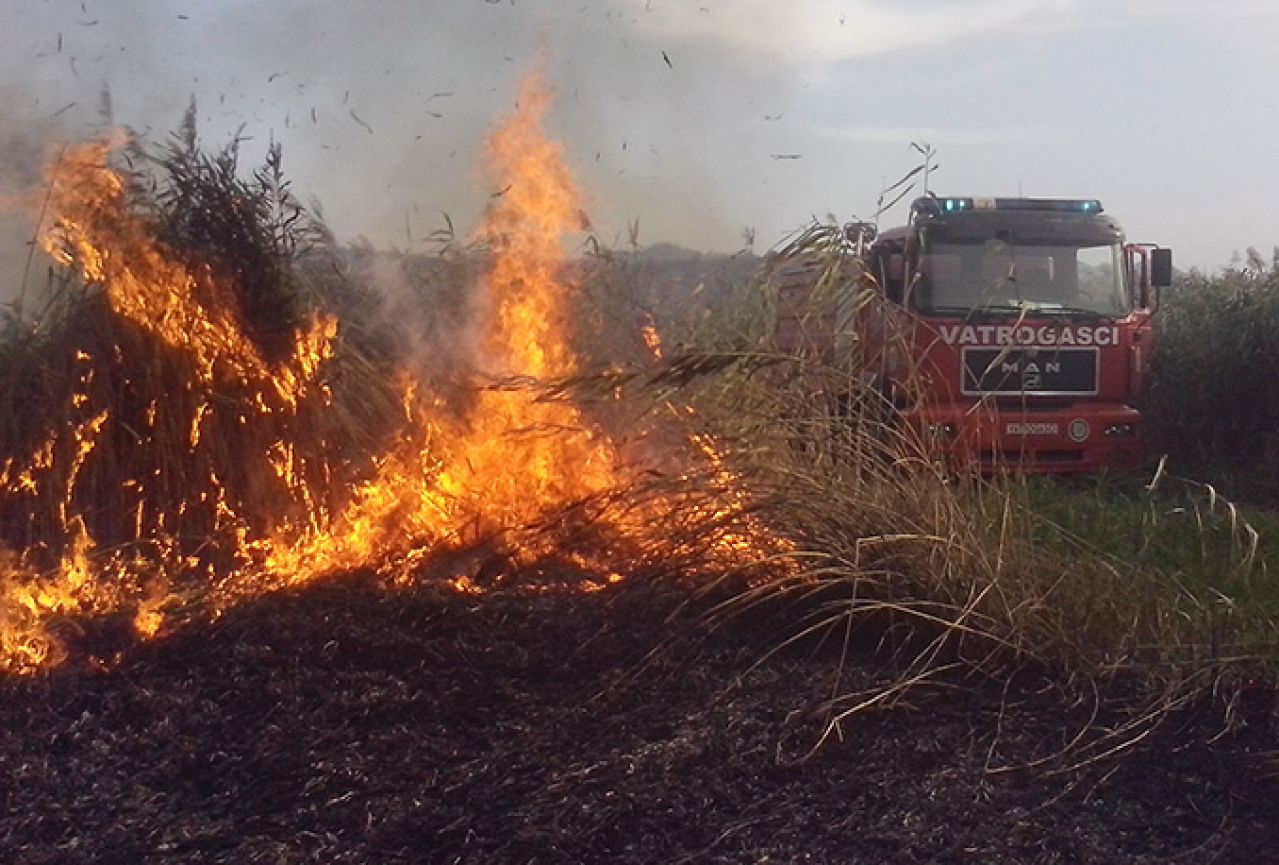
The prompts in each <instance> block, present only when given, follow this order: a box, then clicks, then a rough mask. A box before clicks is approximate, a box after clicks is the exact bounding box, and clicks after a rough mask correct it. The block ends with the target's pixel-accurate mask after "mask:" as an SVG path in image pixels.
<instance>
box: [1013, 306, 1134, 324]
mask: <svg viewBox="0 0 1279 865" xmlns="http://www.w3.org/2000/svg"><path fill="white" fill-rule="evenodd" d="M1030 312H1031V313H1033V314H1035V315H1060V316H1067V317H1071V318H1077V317H1082V318H1087V319H1090V320H1092V321H1101V320H1106V319H1112V318H1117V317H1118V316H1115V315H1111V314H1110V313H1105V312H1098V311H1097V310H1095V309H1085V308H1084V307H1082V306H1041V307H1038V308H1036V309H1033V310H1030Z"/></svg>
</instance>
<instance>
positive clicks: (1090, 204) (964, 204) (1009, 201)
mask: <svg viewBox="0 0 1279 865" xmlns="http://www.w3.org/2000/svg"><path fill="white" fill-rule="evenodd" d="M913 209H914V211H915V212H916V213H931V214H942V213H944V214H957V213H965V212H967V211H971V210H1037V211H1041V212H1049V213H1082V214H1085V215H1088V216H1092V215H1095V214H1098V213H1101V212H1102V209H1103V208H1102V206H1101V202H1100V201H1098V200H1097V199H1095V198H971V197H963V198H960V197H946V198H936V197H931V196H930V197H928V198H918V199H916V200H915V203H914V206H913Z"/></svg>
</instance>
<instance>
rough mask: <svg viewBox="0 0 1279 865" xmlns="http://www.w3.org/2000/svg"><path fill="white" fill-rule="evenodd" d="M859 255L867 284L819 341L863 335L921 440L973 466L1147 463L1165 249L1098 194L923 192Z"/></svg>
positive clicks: (1082, 467) (865, 359)
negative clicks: (1144, 409) (1146, 417)
mask: <svg viewBox="0 0 1279 865" xmlns="http://www.w3.org/2000/svg"><path fill="white" fill-rule="evenodd" d="M863 236H864V232H863ZM856 261H857V266H856V268H855V271H856V278H855V279H853V280H850V282H849V284H850V285H852V284H855V285H857V286H858V288H857V289H856V290H855V292H853V293H856V294H859V295H861V299H859V300H858V301H857V302H856V303H853V304H851V305H850V304H847V303H841V304H837V306H839V307H843V308H848V309H851V310H853V311H852V312H851V313H849V314H847V315H841V314H839V313H838V312H835V313H833V314H832V315H830V316H827V317H826V319H829V321H830V322H831V323H832V324H833V326H834V331H835V333H834V334H833V336H832V339H831V340H830V343H829V344H830V346H831V347H832V348H833V350H835V351H840V349H839V348H838V346H840V345H847V344H854V345H856V346H857V351H858V352H859V353H860V356H859V360H858V365H859V367H860V369H861V372H862V377H863V379H867V380H874V381H875V382H877V383H878V386H880V387H882V388H884V390H885V392H886V393H887V394H889V395H890V398H891V400H892V402H893V404H894V406H895V411H896V413H897V416H898V420H899V422H900V423H902V424H904V425H906V426H907V427H908V428H909V429H911V430H913V431H915V432H916V433H917V434H918V435H919V436H920V437H921V439H922V440H923V441H924V442H925V443H926V444H927V446H928V447H929V448H930V449H932V450H935V451H940V452H942V453H943V454H944V455H945V456H946V458H947V459H948V460H950V461H951V462H954V463H960V464H963V465H968V466H975V467H977V468H979V469H980V470H981V471H983V472H989V471H998V470H1000V469H1003V468H1011V469H1016V470H1019V471H1026V472H1037V473H1070V472H1091V471H1098V470H1101V469H1106V468H1112V469H1117V470H1125V469H1135V468H1138V467H1139V466H1140V465H1141V464H1142V463H1143V461H1144V457H1145V453H1144V449H1145V430H1144V427H1143V423H1142V417H1141V413H1140V411H1139V409H1138V407H1137V403H1138V399H1139V397H1140V394H1141V392H1142V388H1143V384H1144V378H1145V375H1146V370H1147V365H1148V360H1149V358H1150V356H1151V349H1152V347H1153V330H1152V327H1151V316H1152V313H1153V309H1154V308H1155V307H1156V306H1157V289H1158V288H1159V287H1160V286H1165V285H1167V284H1168V283H1169V282H1170V281H1171V271H1172V264H1171V254H1170V252H1169V250H1167V249H1161V248H1159V247H1157V246H1153V245H1149V244H1130V243H1126V242H1125V238H1124V234H1123V231H1122V229H1121V228H1120V226H1119V223H1118V222H1116V221H1115V220H1114V219H1113V218H1112V217H1110V216H1109V215H1107V214H1106V213H1105V212H1104V209H1103V207H1102V205H1101V202H1099V201H1097V200H1095V199H1037V198H976V197H936V196H927V197H924V198H919V199H917V200H916V201H915V202H914V203H913V204H912V206H911V213H910V220H909V222H908V224H907V225H905V226H902V227H900V228H895V229H891V230H888V231H885V232H883V233H881V234H879V235H878V236H877V237H876V238H875V239H874V240H873V241H871V242H870V243H869V245H868V246H865V247H863V248H862V249H859V251H858V254H857V256H856ZM867 294H870V295H872V297H871V298H870V300H871V301H873V302H867V298H866V295H867ZM826 319H821V320H826ZM840 331H843V332H844V335H845V336H847V337H849V338H851V343H850V342H849V340H843V341H841V340H840V338H839V336H840V333H839V332H840Z"/></svg>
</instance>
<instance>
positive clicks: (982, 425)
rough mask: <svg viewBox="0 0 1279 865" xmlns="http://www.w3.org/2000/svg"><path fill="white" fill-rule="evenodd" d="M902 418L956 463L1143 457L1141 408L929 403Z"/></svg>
mask: <svg viewBox="0 0 1279 865" xmlns="http://www.w3.org/2000/svg"><path fill="white" fill-rule="evenodd" d="M902 417H903V420H904V421H905V422H906V424H907V426H908V427H909V428H910V429H911V430H913V431H914V432H915V434H917V435H918V436H919V437H920V440H921V441H922V442H923V444H924V446H925V447H926V448H927V450H928V451H929V452H930V453H937V454H940V455H942V456H943V457H944V458H945V459H946V460H947V461H948V462H950V463H951V464H952V465H954V466H955V467H956V468H974V467H975V468H977V469H979V470H980V471H982V472H996V471H1001V470H1011V471H1021V472H1028V473H1033V474H1069V473H1086V472H1096V471H1101V470H1102V469H1113V470H1117V471H1130V470H1134V469H1137V468H1140V467H1141V465H1142V463H1143V461H1144V460H1145V430H1144V428H1143V425H1142V419H1141V413H1140V412H1138V411H1137V410H1136V409H1134V408H1132V407H1131V406H1127V405H1122V404H1118V403H1090V404H1086V405H1080V404H1076V405H1069V406H1064V407H1054V408H1036V407H1033V406H1025V407H1018V408H1012V409H1010V408H996V407H994V406H987V405H982V404H977V405H967V406H963V405H946V406H929V407H926V408H921V409H917V410H914V411H908V412H905V413H904V414H903V416H902Z"/></svg>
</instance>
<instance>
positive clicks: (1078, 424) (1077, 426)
mask: <svg viewBox="0 0 1279 865" xmlns="http://www.w3.org/2000/svg"><path fill="white" fill-rule="evenodd" d="M1089 432H1091V430H1090V429H1089V427H1088V421H1086V420H1084V419H1083V418H1081V417H1077V418H1075V419H1074V420H1072V421H1071V422H1070V425H1069V426H1067V427H1066V435H1068V436H1070V440H1071V441H1072V442H1077V443H1080V444H1082V443H1083V442H1086V441H1088V433H1089Z"/></svg>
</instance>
